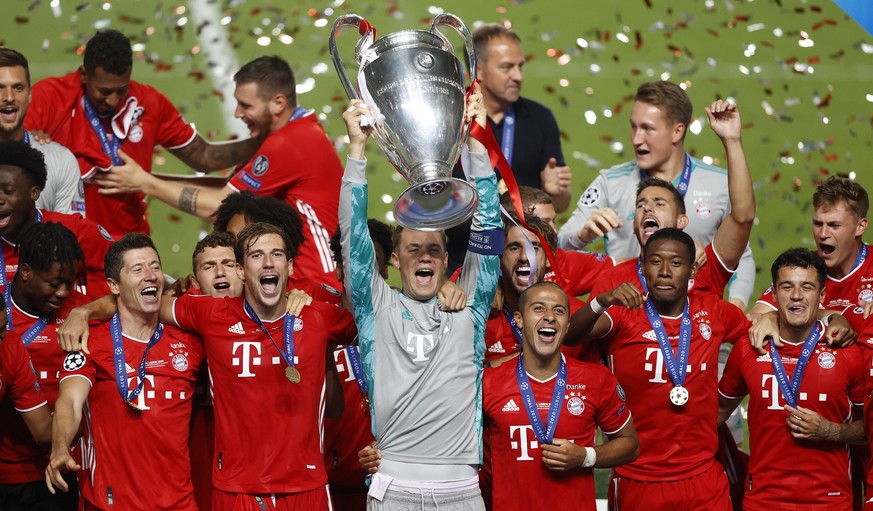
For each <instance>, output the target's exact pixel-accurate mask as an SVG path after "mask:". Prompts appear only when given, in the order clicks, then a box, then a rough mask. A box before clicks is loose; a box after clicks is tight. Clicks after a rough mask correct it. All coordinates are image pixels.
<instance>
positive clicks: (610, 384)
mask: <svg viewBox="0 0 873 511" xmlns="http://www.w3.org/2000/svg"><path fill="white" fill-rule="evenodd" d="M597 369H598V371H601V372H602V373H603V387H602V388H601V390H600V393H601V394H600V395H601V396H602V398H603V399H602V401H601V402H600V406H598V407H597V412H596V413H595V416H594V417H595V420H596V421H597V425H598V426H600V429H602V430H603V432H604V433H606V434H607V435H611V434H613V433H617V432H618V431H621V430H622V428H624V426H625V425H626V424H627V421H628V420H630V418H631V412H630V409H628V407H627V401H626V399H627V398H626V396H625V394H624V389H623V388H622V387H621V384H619V383H618V380H616V379H615V376H613V375H612V373H610V372H609V371H608V370H607V369H606V368H605V367H598V368H597Z"/></svg>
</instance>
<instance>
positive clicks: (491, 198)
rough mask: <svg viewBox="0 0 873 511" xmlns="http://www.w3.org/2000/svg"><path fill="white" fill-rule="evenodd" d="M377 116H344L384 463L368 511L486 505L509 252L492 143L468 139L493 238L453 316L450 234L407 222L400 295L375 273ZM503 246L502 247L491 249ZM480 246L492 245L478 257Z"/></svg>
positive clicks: (399, 254)
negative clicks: (484, 439) (367, 120)
mask: <svg viewBox="0 0 873 511" xmlns="http://www.w3.org/2000/svg"><path fill="white" fill-rule="evenodd" d="M366 113H368V109H367V107H366V105H365V104H364V103H363V102H362V101H360V100H352V101H351V103H350V105H349V107H348V109H347V110H346V111H345V112H344V113H343V120H344V121H345V123H346V128H347V130H348V134H349V140H350V144H349V153H348V158H347V161H346V170H345V174H344V176H343V185H342V191H341V199H340V229H341V232H342V247H343V265H344V268H343V274H344V275H345V276H346V279H347V282H346V292H347V293H350V298H351V302H352V305H353V310H354V314H355V321H356V322H357V324H358V330H359V342H360V350H361V359H362V363H363V369H364V374H365V380H366V382H367V386H368V390H369V393H370V394H369V397H370V408H371V412H372V420H373V424H374V426H373V432H374V435H375V437H376V439H377V447H378V448H379V449H381V452H382V465H381V467H380V470H379V472H378V473H377V474H375V475H374V477H373V480H372V482H371V484H370V494H369V495H370V498H369V499H368V508H370V509H400V508H401V507H402V506H406V505H409V504H414V505H415V506H419V505H421V499H422V498H425V497H424V496H425V495H427V497H426V499H427V501H428V502H434V503H435V504H436V505H438V506H439V507H440V508H443V509H482V506H483V503H482V496H481V493H480V490H479V484H478V482H479V481H478V475H477V472H478V470H477V469H478V466H479V465H480V464H481V462H482V458H481V449H482V447H481V431H482V430H481V427H482V426H481V415H480V406H481V377H482V360H483V355H484V351H485V345H484V329H485V321H486V320H487V317H488V310H489V308H490V306H491V301H492V299H493V297H494V290H495V287H496V285H497V271H498V264H499V263H498V258H497V255H496V254H497V253H499V252H500V250H501V249H502V248H503V243H502V240H500V237H501V236H500V234H502V230H500V229H501V227H502V226H501V224H500V216H499V210H498V199H497V182H496V176H494V173H493V172H492V171H491V169H490V168H489V166H490V164H489V162H488V157H487V154H486V152H485V150H484V146H482V144H480V143H479V142H478V141H476V139H475V138H474V137H469V138H468V140H467V144H468V147H469V148H470V158H471V163H472V169H470V173H471V175H472V176H473V177H474V178H475V182H476V187H477V191H478V192H479V199H480V200H479V206H478V209H477V211H476V214H475V215H474V217H473V230H474V231H476V232H477V234H478V235H479V237H481V238H483V239H484V240H485V242H484V243H483V246H488V245H490V248H485V249H484V250H483V249H482V248H479V246H473V245H472V244H471V249H470V250H468V252H467V258H466V262H465V264H464V271H463V272H462V273H461V277H460V280H459V284H460V287H461V288H462V289H463V290H464V291H466V293H467V308H465V309H463V310H461V311H459V312H455V313H450V314H449V313H444V312H441V311H440V310H439V309H438V306H439V304H438V303H437V300H436V294H437V290H438V288H439V285H440V276H441V275H442V274H443V273H444V272H445V269H446V265H447V260H448V255H447V253H446V245H445V236H444V233H442V232H424V231H416V230H412V229H398V230H397V231H396V232H395V237H394V253H393V255H392V256H391V262H392V264H393V266H394V267H395V268H397V269H398V270H399V271H400V277H401V278H400V280H401V283H402V291H400V292H398V291H395V290H393V289H391V288H390V287H389V286H388V284H387V283H386V282H385V281H384V280H383V279H382V276H381V275H379V273H378V268H377V267H376V266H375V252H374V249H373V244H372V241H371V240H370V237H369V236H368V235H367V184H366V176H365V172H364V170H365V166H366V161H365V160H364V148H365V145H366V140H367V137H368V133H369V130H370V128H362V127H361V117H362V115H363V114H366ZM466 117H467V121H468V122H476V123H477V124H478V126H479V128H482V127H484V125H485V122H486V121H485V108H484V106H483V105H482V96H481V93H479V92H478V91H477V92H474V93H473V94H472V95H471V96H470V98H469V99H468V102H467V112H466ZM495 244H496V245H497V250H494V248H495ZM479 252H483V253H482V254H480V253H479Z"/></svg>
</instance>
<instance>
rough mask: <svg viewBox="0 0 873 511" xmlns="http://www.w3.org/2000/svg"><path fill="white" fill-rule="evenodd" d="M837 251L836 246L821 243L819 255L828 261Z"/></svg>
mask: <svg viewBox="0 0 873 511" xmlns="http://www.w3.org/2000/svg"><path fill="white" fill-rule="evenodd" d="M836 250H837V247H836V246H834V245H831V244H829V243H819V244H818V254H819V255H820V256H821V257H822V258H824V259H827V258H828V257H830V256H832V255H833V254H834V252H836Z"/></svg>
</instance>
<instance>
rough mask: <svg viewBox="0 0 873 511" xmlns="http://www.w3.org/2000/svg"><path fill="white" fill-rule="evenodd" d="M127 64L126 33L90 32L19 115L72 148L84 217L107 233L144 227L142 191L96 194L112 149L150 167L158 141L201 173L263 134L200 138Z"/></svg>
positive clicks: (250, 148)
mask: <svg viewBox="0 0 873 511" xmlns="http://www.w3.org/2000/svg"><path fill="white" fill-rule="evenodd" d="M132 69H133V59H132V53H131V48H130V40H129V39H128V38H127V37H126V36H125V35H124V34H122V33H121V32H118V31H116V30H104V31H100V32H97V33H96V34H95V35H94V36H93V37H92V38H91V39H90V40H89V41H88V44H87V45H86V46H85V52H84V58H83V62H82V66H80V67H79V69H78V70H76V71H74V72H72V73H70V74H68V75H66V76H62V77H58V78H46V79H43V80H40V81H39V82H38V83H37V84H36V85H34V86H33V101H32V103H31V105H30V110H29V112H28V115H27V118H26V119H25V122H24V126H25V128H27V129H37V130H42V131H45V132H46V133H48V134H49V135H50V136H51V137H52V140H53V141H55V142H58V143H60V144H62V145H64V146H66V147H68V148H69V149H70V150H71V151H72V152H73V154H74V155H75V156H76V159H77V160H78V162H79V170H80V172H81V176H82V179H84V180H85V204H86V207H87V212H88V218H90V219H91V220H93V221H95V222H97V223H99V224H101V225H104V226H105V227H106V229H108V230H109V232H110V233H111V234H112V235H113V236H121V235H123V234H124V233H126V232H142V233H148V232H149V225H148V221H147V220H146V204H145V202H144V201H143V199H144V197H143V195H142V194H141V193H124V194H118V195H111V196H109V195H103V194H101V193H100V192H99V190H100V187H99V186H98V185H97V184H95V182H99V179H96V178H99V177H100V176H101V175H111V174H113V173H115V172H116V171H115V170H112V171H111V172H110V170H111V168H112V167H114V166H118V165H122V164H123V160H122V156H121V153H119V151H122V150H123V151H122V152H123V153H124V154H125V155H127V156H128V157H129V158H130V159H132V160H134V161H136V162H137V163H138V164H139V165H140V166H141V167H142V168H144V169H146V171H147V172H151V168H152V154H153V153H154V150H155V147H157V146H162V147H164V148H165V149H167V150H168V151H170V153H172V154H173V156H176V157H177V158H179V159H180V160H182V161H183V162H184V163H185V164H186V165H188V166H190V167H192V168H194V169H195V170H199V171H203V172H207V171H212V170H219V169H224V168H227V167H230V166H232V165H236V164H238V163H241V162H244V161H246V160H247V159H248V158H250V157H251V156H252V155H253V154H254V152H255V150H257V148H258V146H260V144H261V142H262V141H263V138H262V137H261V138H250V139H247V140H241V141H237V142H229V143H220V144H211V143H209V142H207V141H206V140H204V139H203V137H201V136H200V135H199V134H198V133H197V131H196V130H195V129H194V127H193V126H192V125H191V124H189V123H187V122H186V121H185V120H184V119H183V118H182V116H181V115H180V114H179V112H178V111H177V110H176V107H174V106H173V104H172V103H170V101H169V100H168V99H167V98H166V97H165V96H164V95H163V94H161V93H160V92H159V91H158V90H157V89H155V88H154V87H151V86H148V85H144V84H141V83H139V82H136V81H133V80H131V79H130V76H131V71H132ZM85 250H86V251H87V249H85Z"/></svg>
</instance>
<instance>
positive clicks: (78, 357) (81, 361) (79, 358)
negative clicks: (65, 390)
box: [64, 351, 85, 371]
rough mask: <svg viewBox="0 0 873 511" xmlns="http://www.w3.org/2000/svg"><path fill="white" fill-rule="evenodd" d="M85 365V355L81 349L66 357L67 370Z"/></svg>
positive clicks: (77, 368)
mask: <svg viewBox="0 0 873 511" xmlns="http://www.w3.org/2000/svg"><path fill="white" fill-rule="evenodd" d="M83 367H85V355H83V354H82V353H81V352H79V351H74V352H72V353H70V354H68V355H67V356H66V358H64V370H65V371H77V370H79V369H81V368H83Z"/></svg>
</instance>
